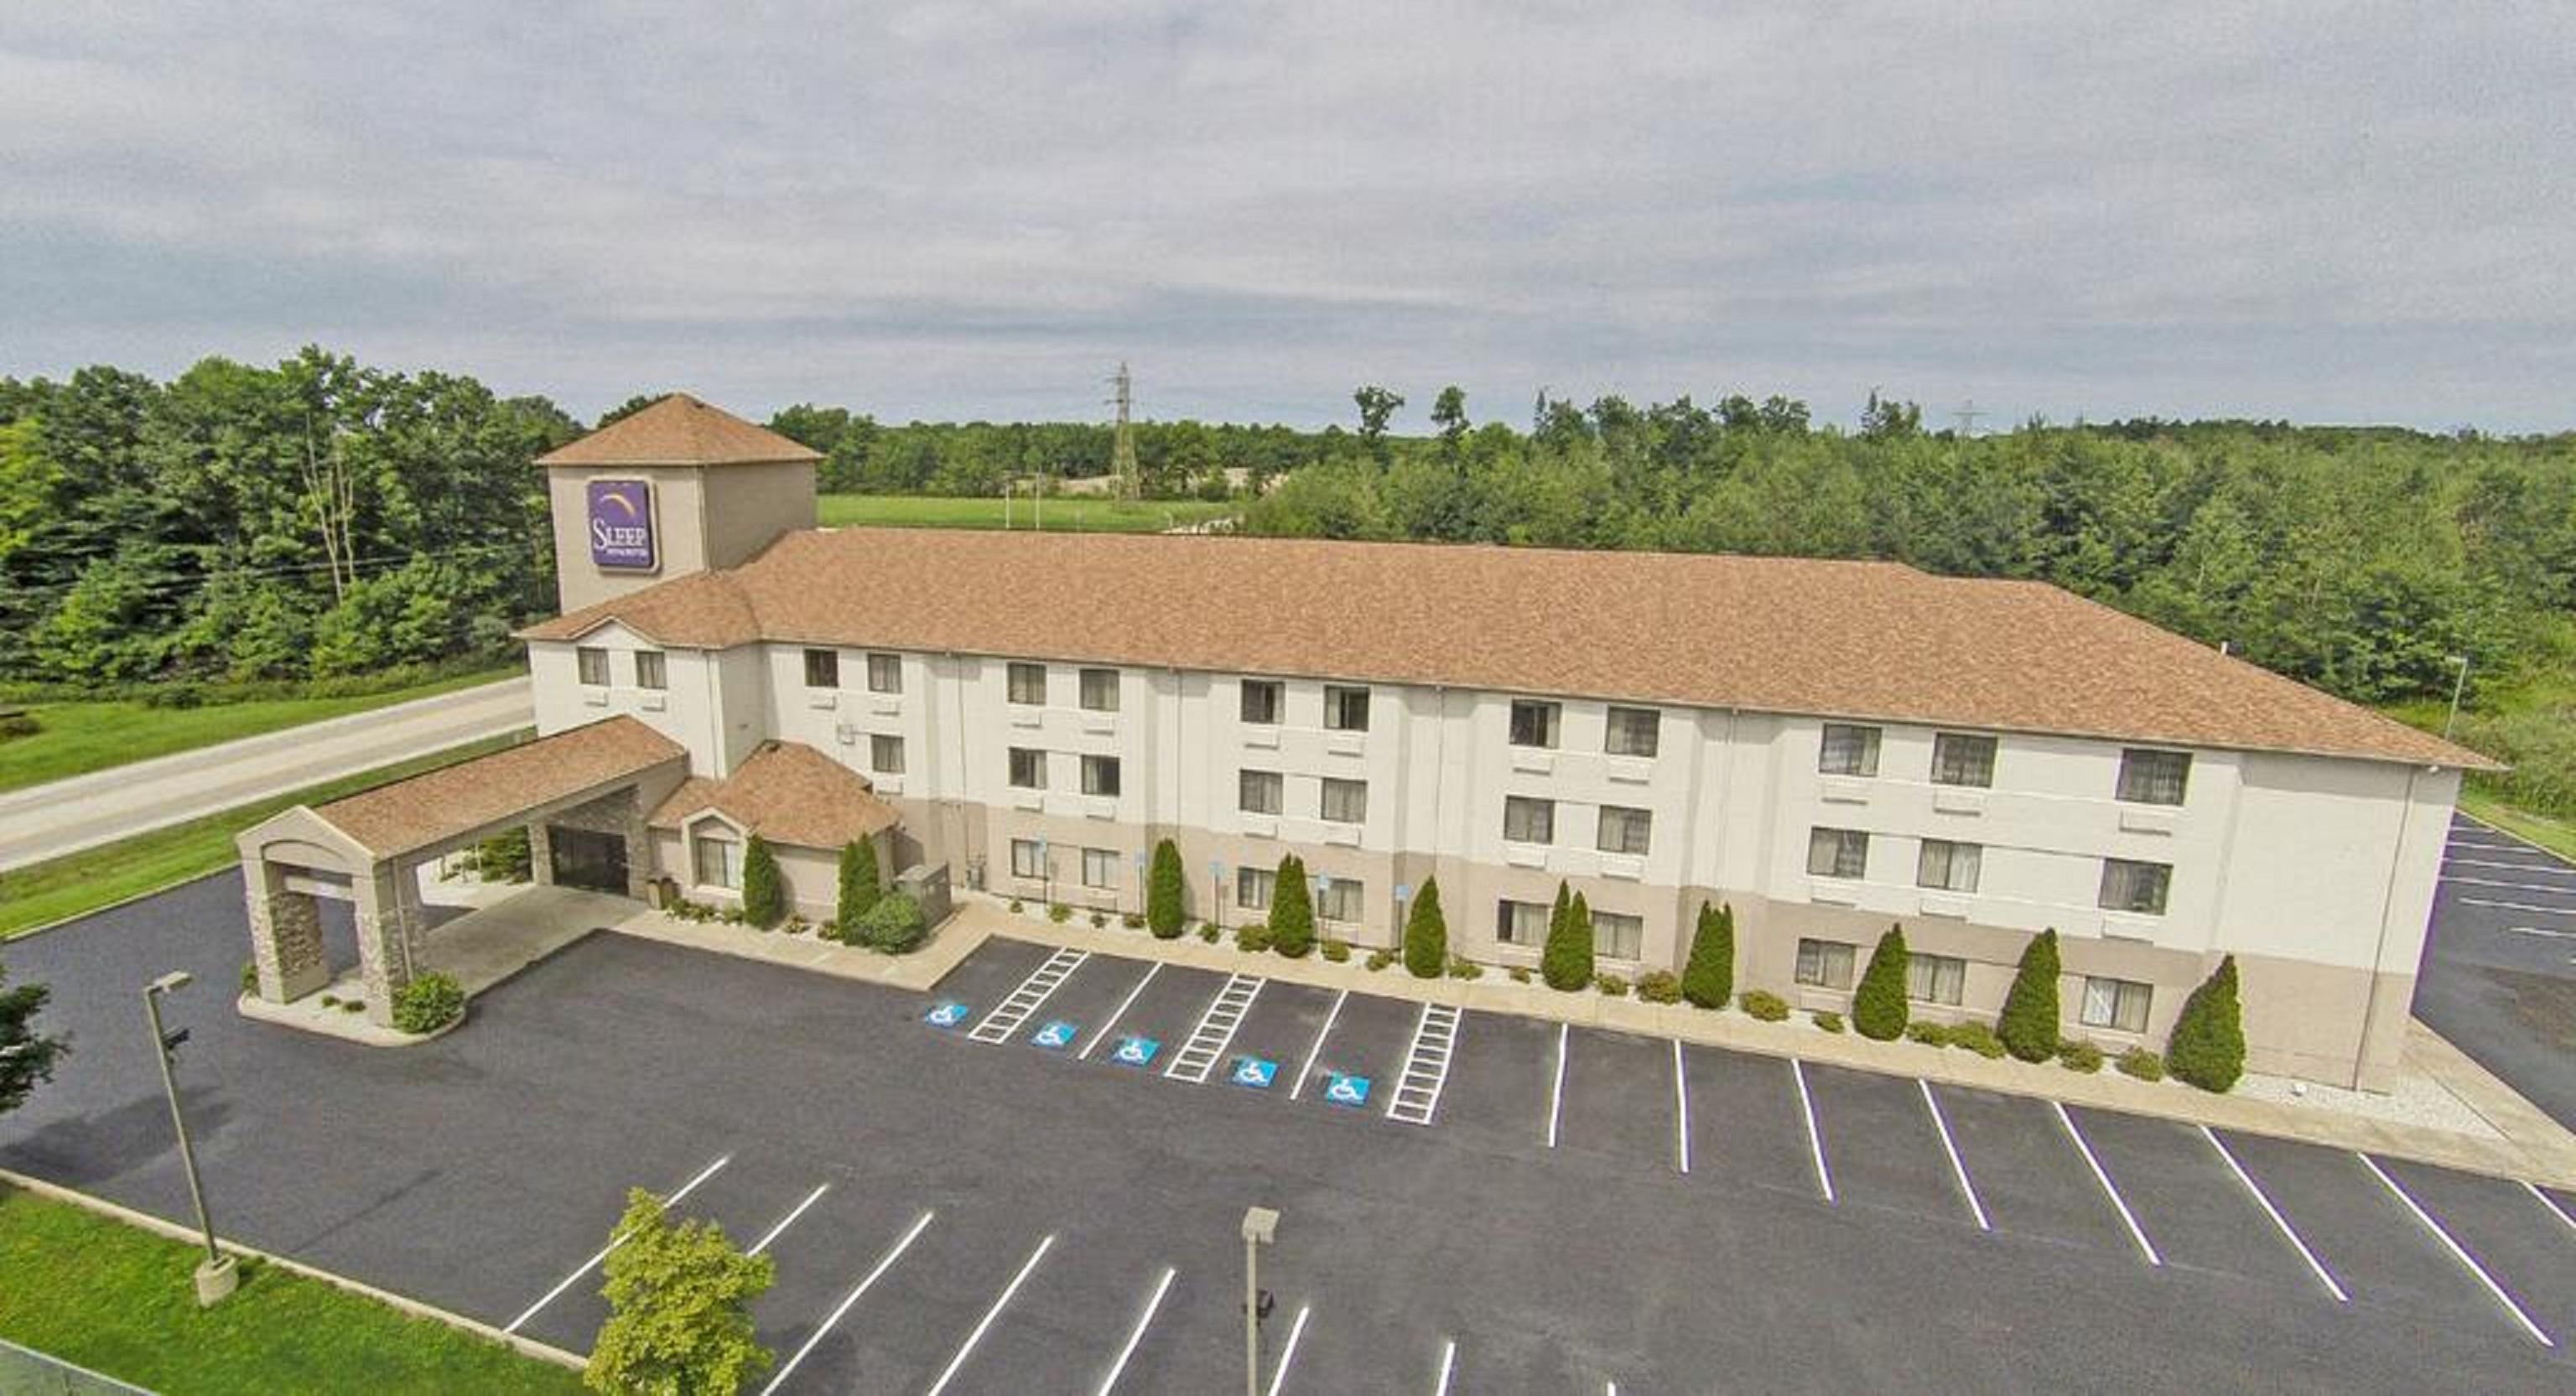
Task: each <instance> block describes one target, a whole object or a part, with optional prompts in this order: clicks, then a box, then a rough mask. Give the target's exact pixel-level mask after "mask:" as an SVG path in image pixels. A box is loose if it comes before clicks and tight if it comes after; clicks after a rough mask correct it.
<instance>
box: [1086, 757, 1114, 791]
mask: <svg viewBox="0 0 2576 1396" xmlns="http://www.w3.org/2000/svg"><path fill="white" fill-rule="evenodd" d="M1082 793H1083V794H1085V795H1115V794H1117V793H1118V758H1117V757H1115V756H1086V757H1084V758H1082Z"/></svg>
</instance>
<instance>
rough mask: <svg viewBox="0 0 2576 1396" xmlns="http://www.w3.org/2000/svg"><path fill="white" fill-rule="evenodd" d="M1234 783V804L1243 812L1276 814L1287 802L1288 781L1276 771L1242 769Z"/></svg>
mask: <svg viewBox="0 0 2576 1396" xmlns="http://www.w3.org/2000/svg"><path fill="white" fill-rule="evenodd" d="M1235 783H1236V786H1237V788H1238V790H1239V791H1240V793H1239V794H1238V796H1237V797H1236V805H1237V808H1239V809H1241V810H1242V811H1243V812H1244V813H1245V814H1277V813H1279V811H1280V810H1281V809H1283V808H1285V807H1286V805H1287V803H1288V797H1287V787H1288V782H1287V781H1286V780H1285V779H1283V778H1282V777H1281V776H1280V774H1279V773H1278V772H1277V771H1244V772H1242V773H1240V774H1239V775H1238V776H1236V778H1235Z"/></svg>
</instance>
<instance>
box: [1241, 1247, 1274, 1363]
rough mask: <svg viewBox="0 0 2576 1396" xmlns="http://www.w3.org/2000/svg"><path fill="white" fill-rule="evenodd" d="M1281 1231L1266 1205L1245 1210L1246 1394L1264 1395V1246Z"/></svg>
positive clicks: (1244, 1336)
mask: <svg viewBox="0 0 2576 1396" xmlns="http://www.w3.org/2000/svg"><path fill="white" fill-rule="evenodd" d="M1278 1234H1279V1214H1278V1213H1277V1212H1274V1211H1272V1210H1271V1209H1269V1208H1267V1207H1248V1208H1245V1209H1244V1213H1243V1396H1261V1278H1260V1277H1261V1248H1262V1247H1263V1246H1266V1245H1268V1244H1270V1241H1271V1238H1273V1237H1275V1236H1277V1235H1278Z"/></svg>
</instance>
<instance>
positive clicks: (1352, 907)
mask: <svg viewBox="0 0 2576 1396" xmlns="http://www.w3.org/2000/svg"><path fill="white" fill-rule="evenodd" d="M1367 915H1368V884H1366V883H1364V882H1362V881H1360V880H1359V879H1358V878H1355V877H1328V878H1326V879H1324V880H1323V882H1322V883H1321V884H1319V885H1318V886H1317V887H1316V888H1315V919H1316V920H1318V921H1330V922H1333V923H1335V924H1336V925H1344V926H1347V925H1350V924H1352V923H1354V922H1357V921H1359V920H1361V919H1362V918H1364V917H1366V916H1367Z"/></svg>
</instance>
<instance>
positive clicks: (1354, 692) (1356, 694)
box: [1324, 683, 1369, 732]
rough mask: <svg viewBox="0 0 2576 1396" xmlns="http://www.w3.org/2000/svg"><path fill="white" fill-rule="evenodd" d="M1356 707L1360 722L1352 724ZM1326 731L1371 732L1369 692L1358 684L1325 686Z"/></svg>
mask: <svg viewBox="0 0 2576 1396" xmlns="http://www.w3.org/2000/svg"><path fill="white" fill-rule="evenodd" d="M1354 707H1356V708H1357V709H1358V712H1359V721H1357V722H1352V721H1351V720H1350V718H1351V711H1352V709H1353V708H1354ZM1324 730H1326V731H1328V732H1365V731H1367V730H1369V691H1368V689H1366V688H1364V687H1361V686H1359V685H1356V684H1340V683H1328V684H1326V685H1324Z"/></svg>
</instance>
